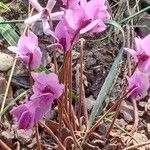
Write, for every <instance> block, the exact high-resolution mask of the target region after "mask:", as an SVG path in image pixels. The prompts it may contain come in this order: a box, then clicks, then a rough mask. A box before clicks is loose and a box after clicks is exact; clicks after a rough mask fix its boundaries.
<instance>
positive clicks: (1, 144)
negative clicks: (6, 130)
mask: <svg viewBox="0 0 150 150" xmlns="http://www.w3.org/2000/svg"><path fill="white" fill-rule="evenodd" d="M0 147H1V148H2V149H3V150H12V149H11V148H10V147H8V146H7V145H6V144H5V143H4V142H3V141H2V140H1V139H0Z"/></svg>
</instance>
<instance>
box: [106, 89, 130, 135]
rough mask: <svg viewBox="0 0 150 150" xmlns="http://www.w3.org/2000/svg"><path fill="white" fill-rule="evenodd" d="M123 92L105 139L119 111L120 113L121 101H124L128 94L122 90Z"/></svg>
mask: <svg viewBox="0 0 150 150" xmlns="http://www.w3.org/2000/svg"><path fill="white" fill-rule="evenodd" d="M124 91H125V92H124V93H123V96H122V98H120V100H119V103H118V105H117V108H116V113H115V116H114V118H113V120H112V123H111V125H110V127H109V129H108V131H107V132H106V134H105V137H108V135H109V133H110V131H111V130H112V128H113V126H114V123H115V121H116V119H117V117H118V115H119V111H120V107H121V104H122V102H123V100H124V99H125V97H126V96H127V94H128V93H127V92H126V90H124Z"/></svg>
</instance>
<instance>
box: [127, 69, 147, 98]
mask: <svg viewBox="0 0 150 150" xmlns="http://www.w3.org/2000/svg"><path fill="white" fill-rule="evenodd" d="M127 80H128V87H127V91H130V92H129V94H128V96H129V97H130V98H132V99H133V100H140V99H142V98H144V97H145V96H146V95H147V91H148V89H149V87H150V82H149V78H148V76H147V74H145V73H143V72H140V71H139V70H136V71H135V72H134V74H133V75H132V76H131V77H127Z"/></svg>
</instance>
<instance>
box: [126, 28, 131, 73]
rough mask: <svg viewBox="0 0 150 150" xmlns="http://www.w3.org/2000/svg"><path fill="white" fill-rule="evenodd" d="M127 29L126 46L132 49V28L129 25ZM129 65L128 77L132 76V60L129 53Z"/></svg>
mask: <svg viewBox="0 0 150 150" xmlns="http://www.w3.org/2000/svg"><path fill="white" fill-rule="evenodd" d="M126 28H127V44H126V46H127V47H128V48H130V27H129V25H127V26H126ZM127 63H128V76H130V75H131V58H130V53H127Z"/></svg>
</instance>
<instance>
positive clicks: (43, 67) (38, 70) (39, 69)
mask: <svg viewBox="0 0 150 150" xmlns="http://www.w3.org/2000/svg"><path fill="white" fill-rule="evenodd" d="M43 71H44V72H46V73H49V70H48V69H47V68H46V67H45V66H43V65H40V66H39V67H38V68H36V69H35V72H43Z"/></svg>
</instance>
